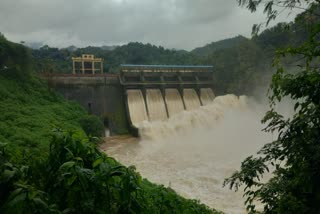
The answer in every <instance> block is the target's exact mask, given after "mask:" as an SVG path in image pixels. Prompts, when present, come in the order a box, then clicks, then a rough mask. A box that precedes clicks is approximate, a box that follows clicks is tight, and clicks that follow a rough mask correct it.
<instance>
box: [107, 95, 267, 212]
mask: <svg viewBox="0 0 320 214" xmlns="http://www.w3.org/2000/svg"><path fill="white" fill-rule="evenodd" d="M265 110H266V109H262V108H261V107H259V106H258V105H257V104H255V103H254V102H251V101H250V100H249V101H248V99H247V98H246V97H240V98H238V97H236V96H234V95H226V96H220V97H216V98H215V99H214V101H213V102H212V103H209V104H208V105H206V106H201V107H199V108H198V109H195V110H193V111H183V112H182V113H179V114H176V115H174V116H173V117H170V118H169V119H168V121H161V122H147V121H144V122H142V123H140V124H139V125H138V126H139V130H140V133H141V135H142V137H141V139H140V141H139V142H130V143H119V144H112V145H110V146H109V148H108V149H107V153H108V154H109V155H111V156H113V157H115V158H116V159H117V160H119V161H120V162H121V163H123V164H125V165H135V166H136V167H137V171H139V172H140V173H141V175H142V176H143V177H146V178H148V179H149V180H151V181H153V182H156V183H159V184H164V185H165V186H170V187H171V188H173V189H175V190H176V191H177V192H178V193H179V194H181V195H183V196H185V197H187V198H193V199H199V200H200V201H201V202H202V203H205V204H207V205H208V206H210V207H213V208H216V209H219V210H222V211H224V212H225V213H231V214H233V213H236V214H238V213H245V209H244V205H243V204H244V199H243V198H242V192H238V193H234V192H233V191H230V190H229V189H228V188H226V187H225V188H223V187H222V183H223V181H224V179H225V178H226V177H228V176H230V175H231V174H232V173H233V172H234V170H236V169H238V168H239V166H240V163H241V161H242V160H243V159H244V158H245V157H247V156H249V155H251V154H254V153H255V152H256V151H257V150H258V149H259V148H260V147H261V146H262V145H263V144H265V143H266V142H270V141H271V140H272V137H271V136H270V135H266V134H265V133H263V132H261V129H262V125H261V124H260V119H261V117H262V116H263V114H264V112H265Z"/></svg>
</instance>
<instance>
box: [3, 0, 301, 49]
mask: <svg viewBox="0 0 320 214" xmlns="http://www.w3.org/2000/svg"><path fill="white" fill-rule="evenodd" d="M299 12H300V11H299ZM295 13H296V12H295ZM293 18H294V14H293V15H291V16H288V15H287V14H283V15H282V16H281V17H280V18H279V19H278V20H277V22H279V21H291V20H293ZM264 20H265V16H264V15H263V14H262V12H258V13H254V14H252V13H250V12H249V11H247V10H246V9H245V8H240V7H239V6H238V4H237V1H236V0H92V1H90V0H0V32H2V33H3V34H4V35H5V36H6V37H7V38H8V39H9V40H12V41H16V42H20V41H27V42H42V43H44V44H48V45H49V46H55V47H67V46H70V45H75V46H78V47H83V46H88V45H119V44H125V43H128V42H131V41H138V42H143V43H151V44H155V45H161V46H164V47H166V48H177V49H186V50H191V49H193V48H195V47H199V46H203V45H205V44H207V43H211V42H213V41H217V40H221V39H225V38H229V37H233V36H237V35H239V34H241V35H244V36H247V37H250V33H251V27H252V25H253V24H255V23H259V22H262V21H264ZM273 24H275V23H273Z"/></svg>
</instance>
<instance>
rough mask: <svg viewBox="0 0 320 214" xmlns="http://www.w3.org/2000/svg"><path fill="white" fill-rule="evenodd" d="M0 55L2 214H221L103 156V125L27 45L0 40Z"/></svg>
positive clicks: (0, 176) (0, 187)
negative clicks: (71, 98) (61, 87)
mask: <svg viewBox="0 0 320 214" xmlns="http://www.w3.org/2000/svg"><path fill="white" fill-rule="evenodd" d="M57 53H58V52H57ZM0 56H1V57H0V213H14V214H22V213H23V214H25V213H27V214H28V213H150V212H151V213H186V212H188V213H218V212H217V211H215V210H213V209H210V208H208V207H207V206H205V205H203V204H200V202H198V201H196V200H190V199H185V198H183V197H181V196H179V195H178V194H177V193H176V192H175V191H173V190H172V189H170V188H166V187H164V186H161V185H155V184H152V183H150V182H149V181H147V180H145V179H143V178H142V177H141V176H140V175H139V174H138V173H137V172H135V169H134V167H129V168H127V167H124V166H122V165H121V164H120V163H118V162H117V161H115V160H114V159H113V158H110V157H107V156H106V155H105V154H104V153H102V152H100V151H99V150H98V149H97V143H99V138H97V137H95V136H97V134H99V132H97V133H94V132H90V131H89V132H88V130H90V126H93V124H94V126H95V127H96V128H95V130H97V129H99V127H100V128H101V127H102V126H103V124H102V123H101V121H100V119H99V118H97V117H96V116H93V115H88V113H87V112H85V111H84V109H83V108H82V107H80V106H79V105H78V104H76V103H72V102H67V101H65V100H64V99H63V98H62V97H61V96H59V95H57V94H55V93H54V92H53V91H50V90H49V88H48V87H47V85H46V83H45V82H43V81H41V80H40V79H39V78H38V77H37V75H36V73H34V72H33V70H32V61H31V58H30V55H29V51H28V50H27V49H26V48H24V47H23V46H22V45H19V44H15V43H12V42H9V41H7V40H6V39H5V38H4V37H3V36H1V37H0ZM88 126H89V127H88ZM102 128H103V127H102ZM91 135H93V136H91Z"/></svg>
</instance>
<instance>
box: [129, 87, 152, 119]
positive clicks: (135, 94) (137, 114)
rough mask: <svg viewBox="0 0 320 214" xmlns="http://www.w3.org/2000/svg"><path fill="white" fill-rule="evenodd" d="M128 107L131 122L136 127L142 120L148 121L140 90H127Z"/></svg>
mask: <svg viewBox="0 0 320 214" xmlns="http://www.w3.org/2000/svg"><path fill="white" fill-rule="evenodd" d="M127 94H128V107H129V113H130V118H131V122H132V124H134V125H138V124H139V123H141V122H142V121H144V120H148V115H147V110H146V105H145V103H144V99H143V95H142V92H141V91H140V90H127Z"/></svg>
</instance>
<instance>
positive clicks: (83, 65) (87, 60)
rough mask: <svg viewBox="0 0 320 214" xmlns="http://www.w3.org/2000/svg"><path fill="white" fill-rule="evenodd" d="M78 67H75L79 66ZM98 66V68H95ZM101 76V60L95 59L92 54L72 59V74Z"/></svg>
mask: <svg viewBox="0 0 320 214" xmlns="http://www.w3.org/2000/svg"><path fill="white" fill-rule="evenodd" d="M79 64H80V66H77V65H79ZM96 64H98V68H96ZM97 72H99V73H101V74H103V59H102V58H95V57H94V55H93V54H82V56H81V57H72V73H73V74H77V73H81V74H93V75H94V74H96V73H97Z"/></svg>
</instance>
